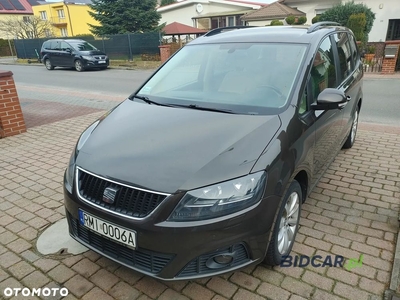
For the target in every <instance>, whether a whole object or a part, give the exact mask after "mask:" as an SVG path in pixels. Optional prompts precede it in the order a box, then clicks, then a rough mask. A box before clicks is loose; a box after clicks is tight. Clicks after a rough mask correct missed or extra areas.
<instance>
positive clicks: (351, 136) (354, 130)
mask: <svg viewBox="0 0 400 300" xmlns="http://www.w3.org/2000/svg"><path fill="white" fill-rule="evenodd" d="M359 113H360V108H359V107H357V109H356V110H355V111H354V115H353V123H352V124H351V130H350V133H349V136H348V137H347V139H346V142H345V143H344V145H343V148H344V149H350V148H351V147H353V145H354V142H355V140H356V136H357V129H358V116H359Z"/></svg>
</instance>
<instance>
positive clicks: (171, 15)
mask: <svg viewBox="0 0 400 300" xmlns="http://www.w3.org/2000/svg"><path fill="white" fill-rule="evenodd" d="M196 14H197V13H196V5H195V4H191V5H187V6H183V7H180V8H179V9H171V10H168V11H164V12H162V13H161V19H160V24H163V23H167V25H168V24H171V23H173V22H178V23H182V24H185V25H188V26H194V24H193V20H192V17H193V16H195V15H196Z"/></svg>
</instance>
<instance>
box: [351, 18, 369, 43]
mask: <svg viewBox="0 0 400 300" xmlns="http://www.w3.org/2000/svg"><path fill="white" fill-rule="evenodd" d="M366 24H367V18H366V16H365V13H360V14H353V15H351V16H350V17H349V20H348V21H347V27H349V28H350V29H351V30H352V31H353V33H354V36H355V37H356V40H357V41H364V32H365V26H366Z"/></svg>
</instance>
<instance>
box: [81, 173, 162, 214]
mask: <svg viewBox="0 0 400 300" xmlns="http://www.w3.org/2000/svg"><path fill="white" fill-rule="evenodd" d="M77 172H78V175H77V176H78V192H79V195H80V196H81V197H82V198H84V199H86V200H87V201H90V202H92V203H94V204H96V205H98V206H101V207H103V208H105V209H107V210H110V211H114V212H117V213H120V214H123V215H127V216H130V217H135V218H144V217H146V216H147V215H149V214H150V213H151V212H152V211H153V210H154V209H155V208H156V207H157V206H158V205H159V204H160V203H161V202H162V201H163V200H164V199H165V198H166V197H167V196H166V195H163V194H156V193H154V192H147V191H142V190H139V189H135V188H132V187H127V186H125V185H121V184H118V183H114V182H111V181H108V180H106V179H103V178H99V177H97V176H94V175H92V174H89V173H87V172H85V171H83V170H81V169H77ZM106 188H112V189H114V190H116V191H117V193H116V195H115V198H114V202H113V203H111V204H110V203H106V202H104V201H103V194H104V190H105V189H106Z"/></svg>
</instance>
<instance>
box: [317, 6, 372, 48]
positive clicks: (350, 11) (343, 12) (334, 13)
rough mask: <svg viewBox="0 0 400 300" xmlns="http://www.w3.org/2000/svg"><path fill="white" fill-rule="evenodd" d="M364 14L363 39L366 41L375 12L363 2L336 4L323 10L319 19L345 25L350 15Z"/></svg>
mask: <svg viewBox="0 0 400 300" xmlns="http://www.w3.org/2000/svg"><path fill="white" fill-rule="evenodd" d="M361 13H364V14H365V18H366V24H365V28H364V36H363V41H362V42H364V43H365V42H366V41H368V34H369V33H370V32H371V29H372V25H373V24H374V20H375V14H374V13H373V12H372V10H371V9H370V8H369V7H368V6H366V5H365V4H362V3H359V4H355V3H354V2H346V3H345V4H339V5H336V6H334V7H332V8H330V9H328V10H327V11H325V12H324V13H323V14H322V15H321V18H320V20H321V21H332V22H337V23H339V24H341V25H342V26H347V22H348V21H349V18H350V16H351V15H354V14H361Z"/></svg>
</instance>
